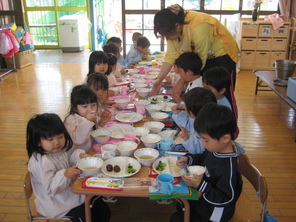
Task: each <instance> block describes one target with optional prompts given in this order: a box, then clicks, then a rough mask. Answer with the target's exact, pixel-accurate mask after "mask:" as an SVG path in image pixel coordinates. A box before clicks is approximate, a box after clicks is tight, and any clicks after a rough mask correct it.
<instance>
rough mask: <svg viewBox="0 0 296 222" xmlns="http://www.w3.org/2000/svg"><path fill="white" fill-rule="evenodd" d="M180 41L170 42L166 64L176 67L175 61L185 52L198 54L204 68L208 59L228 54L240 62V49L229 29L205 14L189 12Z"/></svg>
mask: <svg viewBox="0 0 296 222" xmlns="http://www.w3.org/2000/svg"><path fill="white" fill-rule="evenodd" d="M185 21H186V22H188V24H185V25H183V33H182V37H181V39H180V41H179V40H168V41H167V43H168V45H167V52H166V57H165V60H164V62H167V63H169V64H171V65H174V63H175V60H176V59H177V58H178V57H179V56H180V55H181V54H182V53H184V52H192V51H193V52H196V53H197V54H198V55H199V57H200V58H201V60H202V63H203V67H204V65H205V64H206V60H207V59H213V58H217V57H220V56H223V55H226V54H228V55H229V56H230V58H231V59H232V60H233V61H234V62H236V63H237V62H238V60H239V57H238V51H239V48H238V46H237V44H236V41H235V39H234V38H233V36H232V35H231V33H230V32H229V31H228V30H227V28H226V27H225V26H224V25H222V24H221V23H220V22H219V21H218V20H217V19H216V18H215V17H213V16H210V15H208V14H205V13H201V12H195V11H188V13H187V15H186V18H185Z"/></svg>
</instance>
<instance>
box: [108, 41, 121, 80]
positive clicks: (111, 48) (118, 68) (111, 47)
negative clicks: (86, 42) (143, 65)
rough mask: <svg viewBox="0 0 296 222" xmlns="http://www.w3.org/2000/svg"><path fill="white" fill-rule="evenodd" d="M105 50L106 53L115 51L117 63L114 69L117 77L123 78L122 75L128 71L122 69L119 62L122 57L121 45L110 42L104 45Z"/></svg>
mask: <svg viewBox="0 0 296 222" xmlns="http://www.w3.org/2000/svg"><path fill="white" fill-rule="evenodd" d="M103 51H104V52H105V53H113V54H114V55H115V56H116V59H117V63H116V69H115V71H114V75H115V77H116V78H121V77H122V75H123V74H125V73H126V71H125V69H122V66H121V65H120V63H119V62H118V61H119V59H120V52H119V47H118V46H117V45H116V44H115V43H113V42H110V43H109V44H106V45H104V46H103Z"/></svg>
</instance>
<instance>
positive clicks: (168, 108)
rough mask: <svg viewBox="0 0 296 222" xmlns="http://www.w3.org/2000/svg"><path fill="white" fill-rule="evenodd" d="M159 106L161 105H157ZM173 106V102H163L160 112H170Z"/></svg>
mask: <svg viewBox="0 0 296 222" xmlns="http://www.w3.org/2000/svg"><path fill="white" fill-rule="evenodd" d="M159 104H160V105H161V104H162V103H159ZM175 105H177V104H176V103H173V102H163V105H161V106H162V108H161V110H162V111H164V112H172V107H173V106H175Z"/></svg>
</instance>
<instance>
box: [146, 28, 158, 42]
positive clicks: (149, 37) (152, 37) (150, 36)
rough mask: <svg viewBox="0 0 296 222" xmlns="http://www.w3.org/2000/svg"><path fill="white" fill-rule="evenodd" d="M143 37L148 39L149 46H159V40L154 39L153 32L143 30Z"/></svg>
mask: <svg viewBox="0 0 296 222" xmlns="http://www.w3.org/2000/svg"><path fill="white" fill-rule="evenodd" d="M144 36H145V37H146V38H148V39H149V41H150V44H151V45H152V44H154V45H155V44H160V38H158V39H157V38H156V37H155V35H154V31H153V30H144Z"/></svg>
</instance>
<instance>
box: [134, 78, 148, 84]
mask: <svg viewBox="0 0 296 222" xmlns="http://www.w3.org/2000/svg"><path fill="white" fill-rule="evenodd" d="M144 82H146V79H142V78H136V79H134V83H144Z"/></svg>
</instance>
